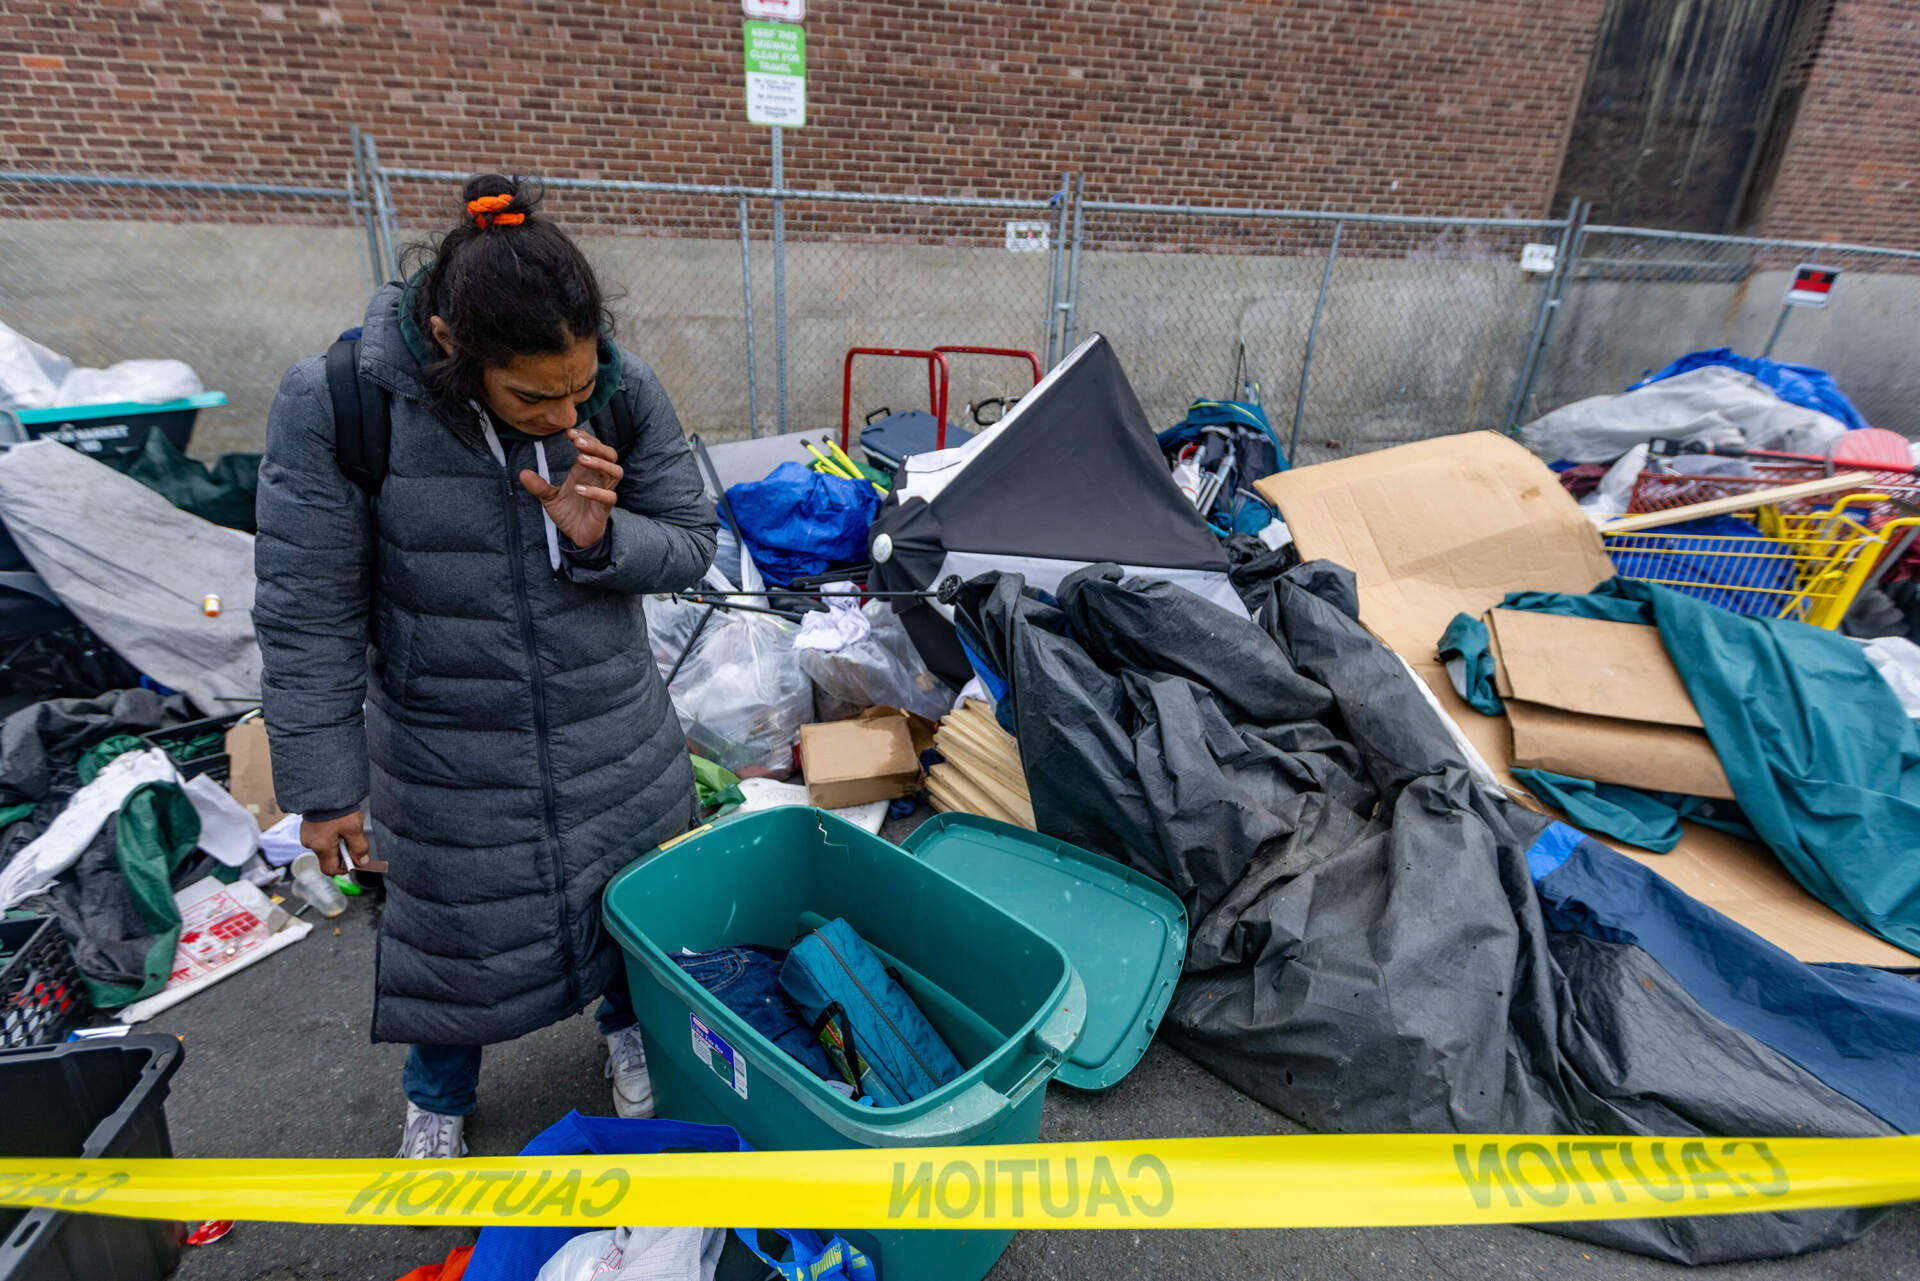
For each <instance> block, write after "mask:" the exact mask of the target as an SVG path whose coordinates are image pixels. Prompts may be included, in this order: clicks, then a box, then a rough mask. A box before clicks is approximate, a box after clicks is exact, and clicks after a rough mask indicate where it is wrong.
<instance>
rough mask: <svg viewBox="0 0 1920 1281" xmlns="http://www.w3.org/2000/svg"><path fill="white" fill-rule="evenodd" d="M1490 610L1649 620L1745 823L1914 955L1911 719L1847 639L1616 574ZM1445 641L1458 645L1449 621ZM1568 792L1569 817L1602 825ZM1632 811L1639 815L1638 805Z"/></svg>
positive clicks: (1818, 889) (1916, 871) (1863, 921)
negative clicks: (1577, 591)
mask: <svg viewBox="0 0 1920 1281" xmlns="http://www.w3.org/2000/svg"><path fill="white" fill-rule="evenodd" d="M1500 607H1501V608H1502V609H1532V610H1539V611H1541V612H1544V613H1550V614H1566V615H1572V616H1575V617H1582V618H1603V619H1609V620H1612V621H1615V622H1635V623H1651V624H1653V625H1654V626H1657V627H1658V628H1659V629H1660V639H1661V642H1662V643H1663V644H1664V645H1665V647H1666V650H1667V656H1668V657H1669V658H1671V659H1672V660H1673V665H1674V667H1675V668H1676V669H1678V671H1679V673H1680V678H1681V680H1682V681H1683V682H1684V683H1685V684H1686V687H1687V692H1688V693H1689V694H1690V695H1692V697H1693V703H1694V707H1695V709H1696V710H1697V711H1698V712H1699V713H1700V719H1701V721H1702V722H1703V723H1704V724H1705V726H1706V731H1707V737H1708V739H1709V740H1710V741H1711V742H1712V743H1713V748H1714V751H1715V752H1716V753H1718V754H1719V757H1720V764H1721V766H1722V767H1723V768H1724V769H1725V770H1726V772H1727V781H1728V782H1729V783H1731V784H1732V785H1733V792H1734V795H1735V797H1737V798H1738V800H1739V803H1740V809H1741V811H1742V812H1743V813H1744V814H1745V816H1746V820H1747V822H1748V823H1749V824H1751V826H1752V828H1753V830H1754V832H1755V833H1756V834H1757V835H1758V836H1759V838H1760V839H1761V840H1762V841H1764V842H1765V843H1766V844H1767V846H1768V848H1770V849H1772V850H1773V852H1774V853H1775V854H1776V855H1777V856H1778V857H1779V859H1780V861H1781V862H1782V863H1784V864H1785V865H1786V867H1787V870H1788V871H1790V872H1791V873H1793V876H1794V878H1795V879H1796V880H1798V881H1799V882H1800V883H1801V884H1802V885H1804V886H1805V887H1806V888H1807V890H1808V891H1809V892H1811V893H1812V894H1813V895H1814V896H1815V897H1817V898H1818V899H1820V901H1821V902H1823V903H1825V904H1827V905H1828V906H1829V907H1831V908H1833V910H1834V911H1836V912H1838V913H1840V914H1841V915H1842V916H1844V917H1846V918H1847V919H1848V920H1850V921H1853V922H1854V923H1855V924H1857V925H1860V926H1862V927H1864V928H1866V929H1869V930H1872V931H1873V932H1874V933H1875V934H1878V935H1879V936H1880V937H1881V938H1884V939H1886V940H1887V941H1888V942H1890V943H1893V944H1895V945H1896V946H1898V947H1903V948H1906V949H1907V950H1908V951H1910V952H1916V953H1920V728H1916V726H1915V723H1914V722H1913V721H1912V720H1910V719H1909V718H1908V717H1907V715H1906V713H1905V711H1904V710H1903V709H1902V708H1901V706H1900V701H1899V699H1898V698H1896V697H1895V695H1894V693H1893V690H1892V689H1891V688H1890V687H1889V686H1888V685H1887V683H1886V681H1884V680H1883V679H1881V677H1880V674H1879V673H1878V672H1876V671H1874V669H1873V667H1872V665H1871V664H1869V663H1868V662H1867V659H1866V655H1865V654H1864V652H1863V651H1862V650H1861V648H1860V646H1859V645H1857V644H1855V643H1854V642H1853V641H1850V640H1848V639H1847V638H1846V637H1844V636H1840V635H1838V634H1836V633H1834V632H1830V631H1825V630H1822V629H1820V628H1817V627H1809V626H1807V625H1806V624H1804V623H1795V622H1787V621H1784V620H1780V619H1767V618H1750V617H1745V616H1742V615H1739V614H1733V613H1729V612H1728V611H1726V610H1724V609H1719V608H1716V607H1714V606H1712V605H1709V604H1706V603H1705V602H1703V601H1699V600H1696V599H1694V598H1692V597H1689V596H1684V595H1681V594H1680V593H1679V592H1675V591H1671V590H1669V589H1667V588H1664V587H1657V586H1654V585H1652V584H1649V583H1642V582H1635V581H1633V580H1630V579H1624V578H1615V579H1611V580H1609V581H1607V582H1605V583H1602V584H1601V585H1600V586H1599V587H1598V588H1596V589H1595V590H1594V591H1593V592H1591V593H1589V594H1587V595H1584V596H1576V595H1566V594H1562V593H1554V592H1516V593H1514V594H1512V595H1510V596H1508V597H1507V598H1506V600H1505V601H1503V602H1502V603H1501V606H1500ZM1456 624H1457V620H1456ZM1448 636H1449V638H1450V639H1452V640H1453V641H1455V642H1456V643H1457V642H1459V641H1460V640H1461V634H1460V631H1459V629H1458V627H1457V626H1456V627H1450V628H1449V629H1448ZM1468 668H1469V670H1473V671H1477V670H1478V669H1477V666H1476V665H1475V664H1474V663H1473V662H1472V661H1471V660H1469V662H1468ZM1486 693H1487V694H1491V693H1492V691H1491V689H1490V688H1489V689H1488V690H1487V691H1486ZM1470 701H1472V700H1471V698H1470ZM1560 790H1561V792H1562V793H1563V794H1565V793H1566V792H1567V789H1565V788H1564V787H1562V788H1561V789H1560ZM1615 790H1616V791H1617V790H1618V789H1615ZM1643 795H1644V796H1646V797H1647V799H1648V800H1652V799H1654V798H1653V797H1652V794H1650V793H1647V794H1643ZM1571 799H1572V800H1574V801H1575V803H1576V804H1575V807H1574V808H1572V809H1570V810H1569V813H1571V814H1572V815H1573V817H1574V819H1575V821H1577V822H1583V823H1584V822H1587V821H1588V820H1589V818H1595V819H1597V820H1598V821H1596V822H1595V823H1594V826H1596V827H1597V828H1601V829H1605V828H1606V826H1607V823H1608V821H1609V818H1608V815H1607V814H1606V813H1604V812H1601V811H1599V810H1598V809H1595V808H1594V807H1586V806H1585V803H1584V799H1583V798H1582V797H1580V796H1578V795H1573V796H1571ZM1611 799H1612V802H1613V803H1612V804H1610V805H1609V806H1607V807H1606V808H1607V809H1611V810H1614V811H1616V813H1615V814H1614V815H1613V819H1614V820H1618V818H1619V817H1620V816H1619V814H1618V812H1617V811H1618V808H1619V807H1618V800H1619V798H1618V796H1617V795H1614V796H1613V797H1612V798H1611ZM1557 803H1558V802H1557ZM1583 808H1584V809H1587V810H1589V811H1590V812H1582V811H1583ZM1631 817H1632V818H1633V821H1635V822H1637V823H1640V824H1642V825H1645V824H1646V821H1647V820H1646V814H1645V812H1644V807H1642V806H1641V804H1640V803H1639V802H1636V803H1635V812H1634V814H1633V815H1632V816H1631ZM1629 839H1630V838H1629ZM1668 848H1671V846H1670V845H1669V847H1668Z"/></svg>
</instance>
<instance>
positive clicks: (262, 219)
mask: <svg viewBox="0 0 1920 1281" xmlns="http://www.w3.org/2000/svg"><path fill="white" fill-rule="evenodd" d="M363 206H364V202H362V201H359V200H358V199H357V198H356V193H355V190H354V188H353V187H352V186H351V184H350V183H349V181H348V180H347V179H346V177H345V176H344V175H343V177H342V181H341V185H340V186H339V187H338V188H330V187H314V186H295V185H289V184H278V183H272V182H267V181H242V180H233V181H226V180H222V181H211V180H209V181H193V180H172V179H155V178H146V177H137V176H128V175H111V174H109V175H99V174H67V173H56V172H51V171H43V170H33V169H21V168H15V169H8V170H0V211H4V216H0V322H4V323H5V324H6V325H8V326H10V327H11V328H13V329H14V330H16V331H18V332H19V333H21V334H24V335H25V336H27V337H28V338H31V339H33V340H34V341H35V342H38V343H40V344H41V345H43V346H46V347H49V348H51V349H52V350H54V351H56V352H58V353H60V354H61V355H63V356H67V357H69V358H70V359H72V360H73V361H74V362H75V363H76V364H80V365H91V366H106V365H111V364H114V363H115V362H117V361H121V360H130V359H138V358H150V359H162V358H171V359H177V360H183V361H186V362H187V363H188V364H189V365H192V366H193V368H194V370H195V371H196V372H197V373H198V374H199V376H200V380H201V382H202V383H203V384H205V386H206V387H207V389H208V390H210V391H221V392H225V393H226V395H227V398H228V403H227V405H226V406H225V407H223V408H219V409H210V410H206V411H204V412H203V413H202V414H201V416H200V419H199V422H198V424H197V425H196V427H195V437H194V450H195V452H196V453H200V454H209V455H210V454H215V453H220V452H223V451H225V450H232V449H258V448H259V447H260V443H261V441H262V440H264V439H265V436H266V422H267V410H268V408H269V407H270V406H271V404H272V402H273V395H274V391H275V389H276V388H277V387H278V386H279V382H280V376H281V375H282V374H283V373H284V372H285V371H286V369H287V367H288V366H289V365H291V364H293V362H294V361H296V360H298V359H299V358H300V357H301V356H305V355H309V354H311V353H313V352H317V351H321V350H324V349H325V347H326V345H327V343H328V342H329V341H331V340H332V339H333V338H334V337H336V336H337V335H338V334H339V332H340V331H341V330H342V329H343V328H345V327H346V326H348V325H351V324H356V323H358V321H359V317H360V315H361V313H362V312H363V311H364V310H365V309H366V295H367V290H368V288H369V286H370V284H371V274H370V271H369V265H368V259H367V255H366V252H365V248H364V246H365V241H364V236H363V233H362V231H361V229H360V221H359V220H360V218H361V217H362V216H363V213H364V208H363Z"/></svg>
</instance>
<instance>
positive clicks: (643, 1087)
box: [607, 1027, 653, 1120]
mask: <svg viewBox="0 0 1920 1281" xmlns="http://www.w3.org/2000/svg"><path fill="white" fill-rule="evenodd" d="M607 1076H608V1078H609V1079H611V1080H612V1081H613V1111H614V1115H616V1116H624V1117H627V1118H628V1119H630V1120H631V1119H634V1118H639V1119H642V1120H645V1119H646V1118H648V1117H651V1116H652V1115H653V1080H652V1078H651V1077H649V1076H648V1075H647V1051H646V1047H645V1046H643V1045H642V1044H641V1042H640V1029H639V1028H637V1027H630V1028H625V1029H623V1030H621V1031H619V1032H615V1033H614V1034H613V1035H612V1036H610V1037H608V1038H607Z"/></svg>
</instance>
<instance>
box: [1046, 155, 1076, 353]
mask: <svg viewBox="0 0 1920 1281" xmlns="http://www.w3.org/2000/svg"><path fill="white" fill-rule="evenodd" d="M1072 180H1073V176H1072V175H1071V174H1065V173H1063V174H1061V175H1060V189H1059V191H1058V192H1057V193H1056V194H1055V199H1056V200H1058V202H1059V204H1058V207H1056V208H1055V209H1054V211H1053V243H1052V245H1051V246H1050V248H1051V252H1050V253H1049V254H1048V255H1047V259H1048V261H1047V314H1046V316H1045V317H1044V318H1043V319H1044V320H1045V325H1044V327H1043V331H1044V332H1045V334H1046V335H1047V363H1046V365H1045V368H1047V369H1052V368H1053V364H1054V360H1055V359H1056V358H1055V356H1054V339H1055V337H1056V336H1057V335H1058V334H1059V332H1060V286H1061V284H1062V283H1063V282H1062V280H1061V278H1060V270H1061V267H1062V266H1063V265H1064V261H1065V258H1066V255H1067V205H1068V204H1069V203H1070V201H1069V199H1068V197H1069V195H1070V194H1071V191H1072Z"/></svg>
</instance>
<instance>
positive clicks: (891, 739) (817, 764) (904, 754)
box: [800, 707, 920, 810]
mask: <svg viewBox="0 0 1920 1281" xmlns="http://www.w3.org/2000/svg"><path fill="white" fill-rule="evenodd" d="M914 739H915V735H914V726H913V723H912V718H911V717H909V716H908V714H907V713H905V712H903V711H901V710H900V709H899V708H897V707H869V708H868V709H867V710H866V711H864V712H862V713H861V714H860V715H859V717H858V718H857V719H855V720H850V721H828V722H823V723H820V724H814V725H802V726H801V727H800V773H801V776H802V777H803V778H805V779H806V781H807V803H808V804H809V805H813V806H817V807H818V808H820V809H823V810H835V809H844V808H846V807H847V806H849V805H865V804H867V803H869V802H871V801H890V800H893V799H894V798H895V797H899V796H911V795H913V793H914V792H915V791H917V790H918V789H919V787H920V752H919V749H918V748H917V747H915V745H914Z"/></svg>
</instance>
